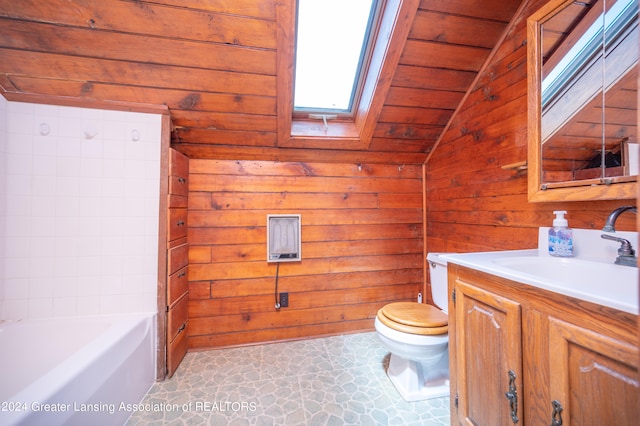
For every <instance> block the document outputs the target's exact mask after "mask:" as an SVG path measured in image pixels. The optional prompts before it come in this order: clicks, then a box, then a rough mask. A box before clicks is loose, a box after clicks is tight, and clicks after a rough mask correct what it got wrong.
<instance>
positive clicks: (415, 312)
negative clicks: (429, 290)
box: [377, 302, 449, 335]
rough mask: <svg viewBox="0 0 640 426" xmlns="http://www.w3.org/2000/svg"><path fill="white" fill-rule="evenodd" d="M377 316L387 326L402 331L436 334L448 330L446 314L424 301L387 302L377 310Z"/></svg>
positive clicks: (444, 332)
mask: <svg viewBox="0 0 640 426" xmlns="http://www.w3.org/2000/svg"><path fill="white" fill-rule="evenodd" d="M377 317H378V320H379V321H380V322H381V323H383V324H384V325H386V326H387V327H389V328H392V329H394V330H397V331H401V332H403V333H409V334H421V335H438V334H446V333H447V331H448V322H449V319H448V317H447V314H445V313H444V312H442V311H441V310H439V309H438V308H436V307H435V306H432V305H427V304H424V303H417V302H394V303H389V304H388V305H385V306H384V307H382V308H381V309H380V310H378V314H377Z"/></svg>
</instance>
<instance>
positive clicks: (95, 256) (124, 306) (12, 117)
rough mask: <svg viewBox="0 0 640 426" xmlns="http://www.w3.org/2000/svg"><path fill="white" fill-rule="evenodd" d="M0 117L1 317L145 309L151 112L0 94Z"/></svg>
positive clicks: (151, 238)
mask: <svg viewBox="0 0 640 426" xmlns="http://www.w3.org/2000/svg"><path fill="white" fill-rule="evenodd" d="M0 116H1V117H3V118H2V119H0V126H2V124H3V122H2V120H5V121H4V123H6V125H5V126H4V127H0V137H1V138H2V139H1V141H2V146H1V147H0V155H2V157H1V158H0V163H2V164H3V165H6V167H5V168H4V169H3V170H2V171H3V172H2V173H0V179H1V180H0V186H1V187H2V190H3V192H2V193H0V199H1V200H2V201H1V203H2V204H0V214H2V216H1V219H2V226H0V229H1V230H0V232H2V233H3V235H2V236H3V242H4V243H3V245H2V249H1V250H3V252H2V253H0V254H2V259H3V262H1V263H2V268H3V269H2V270H1V271H0V272H1V275H0V276H2V278H3V280H2V287H0V315H1V318H3V319H20V318H41V317H52V316H68V315H85V314H111V313H126V312H155V311H156V286H157V262H158V259H157V254H158V253H157V251H158V206H159V178H160V132H161V125H160V123H161V116H160V115H155V114H142V113H132V112H120V111H104V110H95V109H83V108H72V107H61V106H50V105H38V104H28V103H18V102H7V101H5V100H4V98H3V102H2V103H0ZM134 131H135V133H136V134H137V135H139V140H137V141H134V140H133V137H132V136H133V134H134ZM5 158H6V160H5Z"/></svg>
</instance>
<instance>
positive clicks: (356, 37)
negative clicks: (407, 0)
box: [294, 0, 378, 114]
mask: <svg viewBox="0 0 640 426" xmlns="http://www.w3.org/2000/svg"><path fill="white" fill-rule="evenodd" d="M377 3H378V0H348V1H345V0H298V8H297V10H298V16H297V31H296V37H297V39H296V61H295V86H294V111H295V112H306V113H343V114H344V113H351V112H352V110H353V105H354V103H355V102H357V97H358V95H359V89H360V86H361V84H360V81H361V80H362V78H363V76H364V73H365V71H366V70H364V69H363V68H365V67H366V63H367V56H368V52H369V45H370V44H371V43H370V41H371V40H369V39H370V38H371V37H370V35H371V32H372V31H371V29H372V26H373V22H374V21H375V16H376V8H377Z"/></svg>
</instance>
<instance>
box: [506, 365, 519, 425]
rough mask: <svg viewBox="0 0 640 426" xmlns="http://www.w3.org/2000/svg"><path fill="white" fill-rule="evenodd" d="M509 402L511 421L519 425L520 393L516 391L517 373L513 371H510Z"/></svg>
mask: <svg viewBox="0 0 640 426" xmlns="http://www.w3.org/2000/svg"><path fill="white" fill-rule="evenodd" d="M506 396H507V399H508V400H509V406H510V407H511V421H512V422H513V423H518V421H519V420H520V419H519V418H518V392H517V390H516V373H514V372H513V370H509V392H507V393H506Z"/></svg>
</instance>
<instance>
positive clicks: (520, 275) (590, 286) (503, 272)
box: [445, 250, 638, 314]
mask: <svg viewBox="0 0 640 426" xmlns="http://www.w3.org/2000/svg"><path fill="white" fill-rule="evenodd" d="M445 258H446V259H447V260H448V261H450V262H453V263H457V264H460V265H462V266H467V267H470V268H474V269H478V270H481V271H484V272H488V273H490V274H493V275H497V276H501V277H503V278H507V279H510V280H512V281H517V282H521V283H524V284H529V285H532V286H535V287H539V288H543V289H545V290H550V291H554V292H557V293H560V294H564V295H567V296H572V297H575V298H578V299H581V300H586V301H590V302H594V303H597V304H599V305H603V306H609V307H611V308H615V309H619V310H622V311H625V312H630V313H633V314H637V313H638V268H634V267H629V266H620V265H615V264H613V263H604V262H598V261H594V260H586V259H578V258H557V257H552V256H549V255H542V254H540V252H539V251H538V250H511V251H502V252H483V253H466V254H452V255H448V256H446V257H445Z"/></svg>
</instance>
